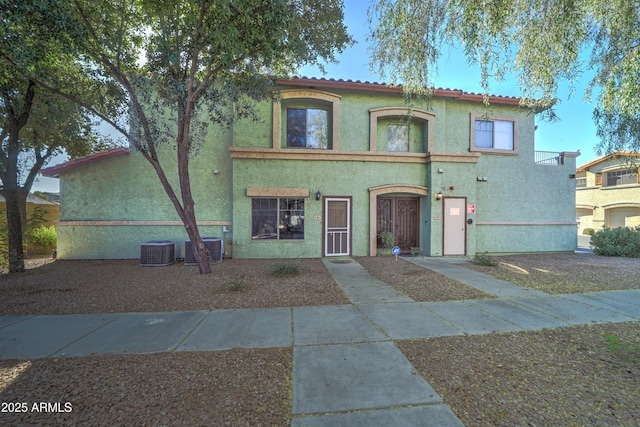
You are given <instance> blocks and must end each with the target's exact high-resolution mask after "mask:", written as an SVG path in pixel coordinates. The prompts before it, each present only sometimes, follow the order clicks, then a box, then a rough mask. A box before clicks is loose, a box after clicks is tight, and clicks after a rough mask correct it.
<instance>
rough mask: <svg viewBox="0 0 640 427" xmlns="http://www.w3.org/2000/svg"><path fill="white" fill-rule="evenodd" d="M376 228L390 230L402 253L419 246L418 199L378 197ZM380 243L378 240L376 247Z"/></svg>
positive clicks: (380, 231)
mask: <svg viewBox="0 0 640 427" xmlns="http://www.w3.org/2000/svg"><path fill="white" fill-rule="evenodd" d="M377 217H378V218H377V219H378V221H377V222H378V230H377V234H378V235H380V233H382V232H383V231H390V232H392V233H393V235H394V236H395V238H396V242H395V244H396V245H398V246H399V247H400V250H401V252H402V253H410V252H411V248H413V247H418V246H420V243H419V242H420V238H419V235H420V220H419V217H420V199H419V198H418V197H378V207H377ZM381 246H382V244H381V242H380V241H378V247H381Z"/></svg>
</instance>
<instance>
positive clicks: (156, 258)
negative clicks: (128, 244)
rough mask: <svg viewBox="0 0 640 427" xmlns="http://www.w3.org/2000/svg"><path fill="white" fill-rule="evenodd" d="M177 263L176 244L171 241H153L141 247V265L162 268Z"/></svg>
mask: <svg viewBox="0 0 640 427" xmlns="http://www.w3.org/2000/svg"><path fill="white" fill-rule="evenodd" d="M174 262H176V244H175V243H173V242H172V241H170V240H151V241H149V242H146V243H142V244H141V245H140V265H142V266H153V267H161V266H165V265H170V264H173V263H174Z"/></svg>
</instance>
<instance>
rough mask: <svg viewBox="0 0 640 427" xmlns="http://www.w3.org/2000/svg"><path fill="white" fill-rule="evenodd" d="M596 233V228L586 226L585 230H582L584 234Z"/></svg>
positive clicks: (591, 234)
mask: <svg viewBox="0 0 640 427" xmlns="http://www.w3.org/2000/svg"><path fill="white" fill-rule="evenodd" d="M594 233H595V230H594V229H593V228H585V229H584V230H582V234H584V235H585V236H593V234H594Z"/></svg>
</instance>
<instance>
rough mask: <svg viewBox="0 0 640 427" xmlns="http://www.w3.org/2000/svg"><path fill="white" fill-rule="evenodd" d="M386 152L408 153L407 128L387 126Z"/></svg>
mask: <svg viewBox="0 0 640 427" xmlns="http://www.w3.org/2000/svg"><path fill="white" fill-rule="evenodd" d="M387 142H388V146H387V151H409V126H408V125H389V126H387Z"/></svg>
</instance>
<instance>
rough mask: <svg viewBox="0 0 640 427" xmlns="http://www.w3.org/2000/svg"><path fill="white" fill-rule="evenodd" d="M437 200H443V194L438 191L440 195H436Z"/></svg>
mask: <svg viewBox="0 0 640 427" xmlns="http://www.w3.org/2000/svg"><path fill="white" fill-rule="evenodd" d="M436 200H438V201H440V200H442V192H441V191H438V194H436Z"/></svg>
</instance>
